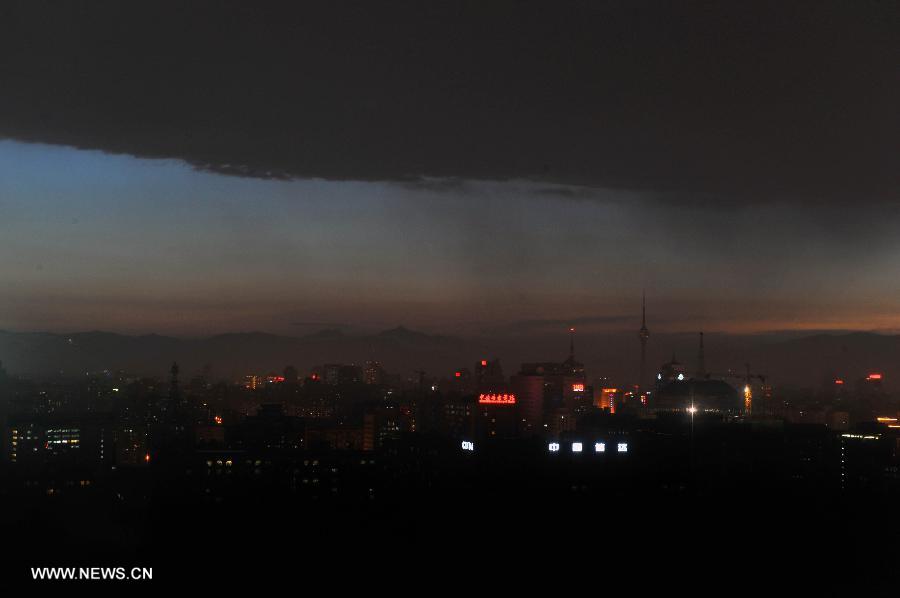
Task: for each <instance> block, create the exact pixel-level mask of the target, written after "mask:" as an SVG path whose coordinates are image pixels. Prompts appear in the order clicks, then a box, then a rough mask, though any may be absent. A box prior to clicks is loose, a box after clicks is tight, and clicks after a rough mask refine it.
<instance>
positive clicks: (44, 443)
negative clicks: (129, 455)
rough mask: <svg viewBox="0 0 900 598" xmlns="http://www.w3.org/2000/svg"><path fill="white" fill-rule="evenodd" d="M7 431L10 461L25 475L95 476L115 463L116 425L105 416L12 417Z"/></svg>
mask: <svg viewBox="0 0 900 598" xmlns="http://www.w3.org/2000/svg"><path fill="white" fill-rule="evenodd" d="M6 430H7V434H8V436H7V439H6V443H7V447H8V452H7V454H8V455H9V461H10V463H11V464H13V465H14V466H15V468H16V471H18V472H20V473H22V474H24V475H26V476H31V475H34V476H39V475H40V474H41V473H42V472H43V471H44V470H45V469H47V468H52V469H57V468H70V469H72V470H73V471H79V472H83V471H90V472H93V473H92V475H93V474H97V473H100V472H105V471H106V470H107V469H108V467H109V466H111V465H113V464H114V462H115V461H114V459H115V457H116V454H115V453H116V451H115V445H114V436H115V435H114V434H113V430H114V425H113V420H112V419H111V418H110V417H109V416H106V415H96V416H94V415H81V416H78V417H68V416H43V415H27V416H26V415H17V416H10V417H9V420H8V425H7V428H6Z"/></svg>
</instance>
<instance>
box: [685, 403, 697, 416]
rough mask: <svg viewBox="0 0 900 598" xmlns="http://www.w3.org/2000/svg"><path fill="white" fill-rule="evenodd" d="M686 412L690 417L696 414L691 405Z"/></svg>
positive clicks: (694, 408)
mask: <svg viewBox="0 0 900 598" xmlns="http://www.w3.org/2000/svg"><path fill="white" fill-rule="evenodd" d="M687 412H688V413H690V414H691V415H694V414H695V413H697V408H696V407H694V406H693V405H691V406H690V407H688V408H687Z"/></svg>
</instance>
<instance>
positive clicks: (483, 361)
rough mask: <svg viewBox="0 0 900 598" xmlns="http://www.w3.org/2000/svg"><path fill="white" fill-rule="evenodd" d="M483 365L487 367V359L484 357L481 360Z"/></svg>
mask: <svg viewBox="0 0 900 598" xmlns="http://www.w3.org/2000/svg"><path fill="white" fill-rule="evenodd" d="M481 367H483V368H486V367H487V359H482V360H481Z"/></svg>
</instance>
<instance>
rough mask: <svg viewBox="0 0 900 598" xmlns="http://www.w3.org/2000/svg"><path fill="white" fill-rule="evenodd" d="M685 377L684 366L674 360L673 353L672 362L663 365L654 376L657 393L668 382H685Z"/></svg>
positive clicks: (673, 355)
mask: <svg viewBox="0 0 900 598" xmlns="http://www.w3.org/2000/svg"><path fill="white" fill-rule="evenodd" d="M686 379H687V376H686V374H685V368H684V364H683V363H681V362H680V361H678V360H677V359H676V358H675V353H674V352H673V353H672V360H671V361H669V362H668V363H664V364H663V365H662V367H661V368H660V371H659V372H658V373H657V374H656V389H657V392H658V391H659V389H660V388H661V387H662V386H665V385H666V384H669V383H670V382H675V381H681V380H686Z"/></svg>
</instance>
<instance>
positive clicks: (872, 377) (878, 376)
mask: <svg viewBox="0 0 900 598" xmlns="http://www.w3.org/2000/svg"><path fill="white" fill-rule="evenodd" d="M866 380H869V381H871V380H881V374H869V375H868V376H866Z"/></svg>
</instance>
